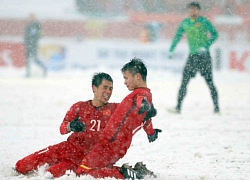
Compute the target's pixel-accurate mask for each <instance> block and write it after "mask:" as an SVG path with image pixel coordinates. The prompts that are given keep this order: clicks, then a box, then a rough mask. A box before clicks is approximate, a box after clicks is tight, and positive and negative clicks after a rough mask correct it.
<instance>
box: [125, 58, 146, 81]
mask: <svg viewBox="0 0 250 180" xmlns="http://www.w3.org/2000/svg"><path fill="white" fill-rule="evenodd" d="M121 71H122V72H125V71H129V72H130V73H131V74H132V75H133V76H134V75H135V74H136V73H140V74H141V77H142V80H143V81H145V82H146V79H147V67H146V65H145V64H144V63H143V61H142V60H141V59H139V58H136V57H135V58H133V59H131V60H130V62H128V63H127V64H125V65H124V66H123V67H122V69H121Z"/></svg>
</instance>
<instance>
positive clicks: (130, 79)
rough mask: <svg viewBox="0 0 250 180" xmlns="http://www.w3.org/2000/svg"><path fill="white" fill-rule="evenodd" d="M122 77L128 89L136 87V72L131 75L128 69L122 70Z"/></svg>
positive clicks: (131, 89)
mask: <svg viewBox="0 0 250 180" xmlns="http://www.w3.org/2000/svg"><path fill="white" fill-rule="evenodd" d="M123 78H124V84H125V85H126V86H127V88H128V90H130V91H133V90H134V89H135V88H137V86H138V85H137V84H138V83H137V80H138V73H137V74H135V75H134V76H133V75H132V74H131V73H130V72H129V71H125V72H123Z"/></svg>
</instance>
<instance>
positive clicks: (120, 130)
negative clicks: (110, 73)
mask: <svg viewBox="0 0 250 180" xmlns="http://www.w3.org/2000/svg"><path fill="white" fill-rule="evenodd" d="M121 71H122V73H123V78H124V80H125V82H124V84H125V85H126V86H127V88H128V89H129V90H130V91H132V92H131V93H130V94H129V95H128V96H126V97H125V98H124V99H123V101H122V102H121V103H120V104H119V106H118V107H117V109H116V111H115V112H114V113H113V115H112V116H111V117H110V119H109V121H108V123H107V125H106V127H105V128H104V130H103V131H102V133H101V136H100V139H99V141H98V142H97V143H96V144H95V146H94V147H93V148H92V150H91V151H90V152H89V153H88V154H87V155H86V156H84V158H83V159H82V162H81V163H80V165H79V167H78V168H77V170H76V174H77V175H81V174H85V175H91V176H93V177H95V178H105V177H115V178H118V179H129V178H132V179H134V178H138V179H141V178H144V176H146V175H153V173H152V172H151V171H149V170H148V169H147V168H146V166H145V165H143V164H142V163H139V164H138V163H137V164H136V167H134V168H131V167H130V166H128V165H126V164H125V165H123V166H122V167H121V168H119V167H115V166H114V164H115V163H116V162H117V161H118V160H119V159H120V158H122V157H123V156H124V155H125V154H126V152H127V150H128V148H129V147H130V145H131V141H132V137H133V135H134V134H135V133H136V132H137V131H138V130H140V129H141V128H143V129H144V130H145V132H146V133H147V135H148V139H149V142H153V141H155V140H156V139H157V137H158V133H159V132H161V130H160V129H153V125H152V122H151V119H150V118H151V117H153V116H155V115H156V110H155V109H154V106H153V104H152V94H151V92H150V89H149V88H147V84H146V77H147V68H146V66H145V65H144V63H143V62H142V61H141V60H140V59H137V58H134V59H132V60H131V61H130V62H129V63H127V64H125V65H124V66H123V68H122V69H121ZM149 172H151V173H149Z"/></svg>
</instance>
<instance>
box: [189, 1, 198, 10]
mask: <svg viewBox="0 0 250 180" xmlns="http://www.w3.org/2000/svg"><path fill="white" fill-rule="evenodd" d="M190 7H196V8H198V9H201V6H200V4H199V3H198V2H191V3H189V4H188V5H187V8H190Z"/></svg>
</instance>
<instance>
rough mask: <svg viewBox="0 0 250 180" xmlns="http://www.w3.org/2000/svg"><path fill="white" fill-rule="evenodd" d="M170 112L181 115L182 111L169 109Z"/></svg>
mask: <svg viewBox="0 0 250 180" xmlns="http://www.w3.org/2000/svg"><path fill="white" fill-rule="evenodd" d="M168 112H170V113H172V114H181V110H180V109H179V108H174V109H168Z"/></svg>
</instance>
